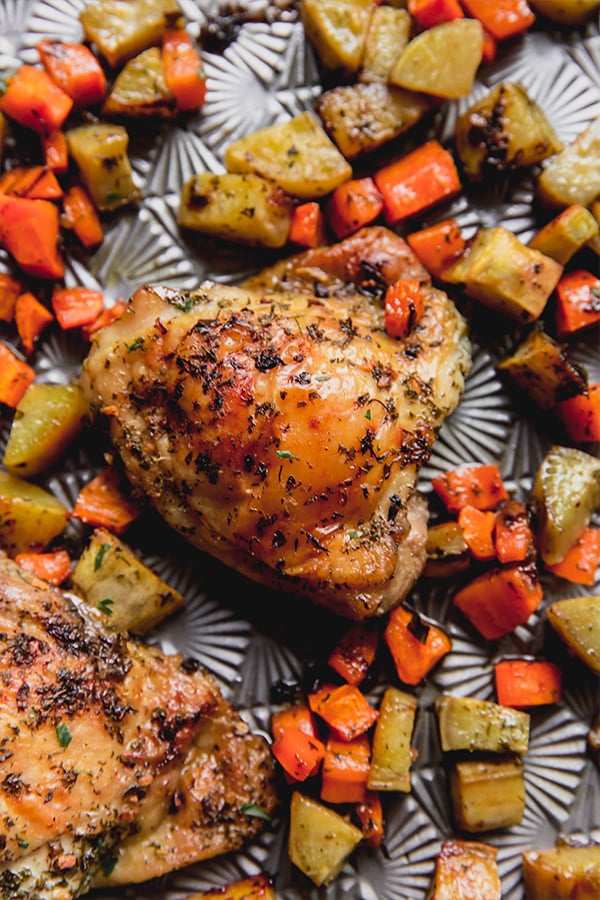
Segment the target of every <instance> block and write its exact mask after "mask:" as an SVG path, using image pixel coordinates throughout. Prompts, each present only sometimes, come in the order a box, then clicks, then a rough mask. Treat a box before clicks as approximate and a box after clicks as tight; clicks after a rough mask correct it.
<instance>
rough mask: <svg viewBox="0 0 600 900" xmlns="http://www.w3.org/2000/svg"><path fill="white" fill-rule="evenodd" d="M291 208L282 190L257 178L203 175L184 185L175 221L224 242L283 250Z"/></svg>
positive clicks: (251, 175) (290, 220) (263, 179)
mask: <svg viewBox="0 0 600 900" xmlns="http://www.w3.org/2000/svg"><path fill="white" fill-rule="evenodd" d="M293 208H294V207H293V202H292V200H291V198H290V197H288V195H287V194H286V193H285V191H282V189H281V188H280V187H278V186H277V185H276V184H273V182H272V181H267V179H266V178H262V177H261V176H260V175H253V174H252V173H249V174H247V175H227V174H226V175H213V174H212V173H210V172H203V173H201V174H200V175H194V177H193V178H190V179H189V181H187V182H186V183H185V184H184V186H183V190H182V192H181V201H180V204H179V211H178V213H177V222H178V224H179V225H181V226H183V227H184V228H190V229H192V230H193V231H199V232H201V233H202V234H206V235H212V236H213V237H218V238H223V239H224V240H228V241H238V242H241V243H246V244H251V245H253V246H260V245H262V246H264V247H283V245H284V244H285V243H286V241H287V239H288V235H289V233H290V225H291V222H292V211H293Z"/></svg>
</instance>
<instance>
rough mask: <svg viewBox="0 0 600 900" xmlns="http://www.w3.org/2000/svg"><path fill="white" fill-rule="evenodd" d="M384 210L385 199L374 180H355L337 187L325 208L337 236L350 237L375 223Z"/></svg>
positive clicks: (366, 178)
mask: <svg viewBox="0 0 600 900" xmlns="http://www.w3.org/2000/svg"><path fill="white" fill-rule="evenodd" d="M382 209H383V199H382V197H381V194H380V193H379V191H378V190H377V187H376V186H375V182H374V181H373V179H372V178H368V177H365V178H354V179H352V180H351V181H346V182H344V184H340V185H339V187H337V188H336V189H335V190H334V191H333V193H332V195H331V197H330V199H329V201H328V202H327V204H326V206H325V215H326V217H327V221H328V222H329V225H330V226H331V229H332V231H333V233H334V234H335V236H336V237H337V238H339V239H341V238H345V237H348V235H350V234H354V232H355V231H359V230H360V229H361V228H363V227H364V226H365V225H369V224H370V223H371V222H373V221H374V220H375V219H376V218H377V216H378V215H379V213H380V212H381V210H382Z"/></svg>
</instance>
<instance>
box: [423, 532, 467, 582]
mask: <svg viewBox="0 0 600 900" xmlns="http://www.w3.org/2000/svg"><path fill="white" fill-rule="evenodd" d="M425 550H426V552H427V562H426V563H425V569H424V570H423V574H424V575H425V576H426V577H427V578H451V577H452V576H453V575H458V574H459V573H460V572H465V571H466V570H467V569H468V568H469V565H470V563H471V554H470V553H469V548H468V546H467V542H466V541H465V538H464V535H463V530H462V528H461V527H460V525H459V524H458V522H439V523H437V524H436V525H430V526H429V528H428V529H427V544H426V545H425Z"/></svg>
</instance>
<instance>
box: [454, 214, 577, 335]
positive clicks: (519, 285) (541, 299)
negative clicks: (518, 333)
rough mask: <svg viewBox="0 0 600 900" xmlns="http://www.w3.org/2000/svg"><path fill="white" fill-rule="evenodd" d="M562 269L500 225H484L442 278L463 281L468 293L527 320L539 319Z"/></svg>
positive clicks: (509, 313) (491, 305)
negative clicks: (494, 226) (489, 226)
mask: <svg viewBox="0 0 600 900" xmlns="http://www.w3.org/2000/svg"><path fill="white" fill-rule="evenodd" d="M562 271H563V267H562V266H561V265H560V264H559V263H557V262H556V261H555V260H553V259H550V257H549V256H544V254H543V253H540V252H539V251H538V250H533V249H532V248H531V247H526V246H525V244H523V243H522V242H521V241H520V240H519V239H518V238H517V237H516V236H515V235H514V234H512V233H511V232H510V231H508V230H507V229H506V228H503V227H502V226H497V227H496V228H480V229H479V231H478V232H477V234H476V235H475V239H474V241H473V242H472V243H471V244H470V245H469V247H468V248H467V249H466V251H465V252H464V253H463V255H462V256H461V257H460V258H459V259H458V260H457V261H456V262H455V263H453V264H452V265H451V266H449V267H448V268H447V269H445V270H444V272H443V273H442V277H443V279H444V280H445V281H449V282H451V283H453V284H463V285H464V291H465V293H466V294H468V295H469V297H473V299H475V300H478V301H479V302H480V303H483V304H484V306H488V307H490V309H494V310H496V311H497V312H499V313H504V314H505V315H507V316H510V317H511V318H513V319H517V320H518V321H519V322H524V323H525V322H533V321H535V320H536V319H538V318H539V316H540V315H541V313H542V311H543V309H544V307H545V305H546V303H547V301H548V298H549V297H550V295H551V293H552V291H553V290H554V288H555V287H556V285H557V283H558V281H559V279H560V276H561V275H562Z"/></svg>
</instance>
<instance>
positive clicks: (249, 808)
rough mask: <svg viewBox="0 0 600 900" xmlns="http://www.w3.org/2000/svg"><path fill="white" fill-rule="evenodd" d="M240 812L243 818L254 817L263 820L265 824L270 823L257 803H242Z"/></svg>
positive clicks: (269, 819) (269, 818) (267, 816)
mask: <svg viewBox="0 0 600 900" xmlns="http://www.w3.org/2000/svg"><path fill="white" fill-rule="evenodd" d="M240 812H241V813H242V814H243V815H244V816H255V817H256V818H257V819H264V820H265V822H270V821H271V816H269V815H268V814H267V813H266V812H265V811H264V809H261V808H260V806H258V804H257V803H242V805H241V806H240Z"/></svg>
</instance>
